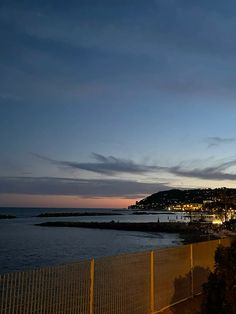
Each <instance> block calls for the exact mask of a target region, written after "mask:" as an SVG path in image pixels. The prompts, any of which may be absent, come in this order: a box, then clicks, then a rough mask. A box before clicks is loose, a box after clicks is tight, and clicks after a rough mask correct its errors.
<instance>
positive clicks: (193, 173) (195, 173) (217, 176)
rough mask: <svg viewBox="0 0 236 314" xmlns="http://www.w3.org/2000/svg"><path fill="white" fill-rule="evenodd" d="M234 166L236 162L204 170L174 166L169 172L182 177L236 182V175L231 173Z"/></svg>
mask: <svg viewBox="0 0 236 314" xmlns="http://www.w3.org/2000/svg"><path fill="white" fill-rule="evenodd" d="M234 166H236V160H232V161H228V162H224V163H220V164H218V165H216V166H212V167H206V168H202V169H200V168H194V169H186V168H183V167H181V166H174V167H170V168H169V169H168V172H169V173H172V174H174V175H177V176H181V177H190V178H198V179H204V180H235V179H236V173H234V172H229V170H230V168H231V167H234ZM226 171H228V172H226Z"/></svg>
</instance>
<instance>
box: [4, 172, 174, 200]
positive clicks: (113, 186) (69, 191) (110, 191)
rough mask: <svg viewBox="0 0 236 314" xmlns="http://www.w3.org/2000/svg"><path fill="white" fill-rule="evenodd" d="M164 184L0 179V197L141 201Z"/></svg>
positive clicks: (23, 178)
mask: <svg viewBox="0 0 236 314" xmlns="http://www.w3.org/2000/svg"><path fill="white" fill-rule="evenodd" d="M168 188H169V187H168V185H167V184H165V183H157V184H155V183H145V182H136V181H129V180H85V179H71V178H55V177H0V194H4V193H10V194H12V193H16V194H35V195H76V196H81V197H91V198H92V197H94V198H95V197H120V198H142V197H144V196H146V195H148V194H151V193H154V192H157V191H160V190H166V189H168Z"/></svg>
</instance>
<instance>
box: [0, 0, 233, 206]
mask: <svg viewBox="0 0 236 314" xmlns="http://www.w3.org/2000/svg"><path fill="white" fill-rule="evenodd" d="M235 29H236V3H235V1H233V0H227V3H226V2H225V1H222V0H215V1H210V0H199V1H196V0H132V1H131V0H100V1H98V0H83V1H82V0H75V1H74V0H68V1H64V0H63V1H62V0H55V1H52V0H41V1H40V0H38V1H32V0H31V1H29V0H24V1H18V0H17V1H14V0H11V1H7V0H2V1H1V2H0V38H1V49H0V73H1V75H0V150H1V153H0V206H49V207H126V206H127V205H129V204H132V203H134V202H135V201H136V200H139V199H140V198H143V197H145V196H146V195H149V194H151V193H153V192H157V191H160V190H164V189H169V188H173V187H177V188H194V187H221V186H226V187H236V181H235V180H236V122H235V119H236V103H235V101H236V37H235Z"/></svg>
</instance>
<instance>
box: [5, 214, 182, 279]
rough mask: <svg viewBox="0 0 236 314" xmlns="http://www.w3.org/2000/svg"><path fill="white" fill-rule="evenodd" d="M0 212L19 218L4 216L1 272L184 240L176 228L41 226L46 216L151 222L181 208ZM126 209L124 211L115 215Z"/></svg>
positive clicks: (170, 216) (169, 217) (165, 218)
mask: <svg viewBox="0 0 236 314" xmlns="http://www.w3.org/2000/svg"><path fill="white" fill-rule="evenodd" d="M45 212H48V213H49V212H82V213H83V212H102V213H104V212H106V213H112V215H109V216H86V217H63V218H62V217H61V218H58V217H56V218H53V217H51V218H38V217H36V216H37V215H38V214H40V213H45ZM0 214H9V215H10V214H12V215H15V216H16V217H17V218H15V219H0V274H2V273H8V272H13V271H23V270H29V269H34V268H37V267H44V266H51V265H59V264H64V263H70V262H75V261H80V260H86V259H90V258H98V257H102V256H111V255H117V254H124V253H131V252H138V251H147V250H156V249H160V248H165V247H172V246H177V245H180V244H181V243H182V240H181V238H180V237H179V235H178V234H173V233H172V234H169V233H147V232H137V231H120V230H100V229H85V228H65V227H64V228H63V227H61V228H60V227H57V228H52V227H39V226H35V224H36V223H41V222H46V221H59V220H62V221H111V220H114V221H120V222H152V221H158V219H159V221H160V222H162V221H170V220H176V219H177V220H179V219H186V218H185V217H183V216H182V214H181V213H175V214H172V213H170V212H166V213H163V212H159V213H158V212H155V215H133V212H132V211H131V210H117V209H115V210H114V209H101V208H100V209H68V208H67V209H55V208H54V209H48V208H47V209H45V208H0ZM117 214H122V215H117Z"/></svg>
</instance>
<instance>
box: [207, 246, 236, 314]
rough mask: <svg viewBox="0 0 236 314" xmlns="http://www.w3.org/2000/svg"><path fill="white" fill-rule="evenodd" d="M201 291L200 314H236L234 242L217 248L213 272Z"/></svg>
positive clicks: (235, 254) (235, 255) (235, 258)
mask: <svg viewBox="0 0 236 314" xmlns="http://www.w3.org/2000/svg"><path fill="white" fill-rule="evenodd" d="M203 290H204V299H203V304H202V314H236V241H235V242H233V243H232V244H231V246H230V247H223V246H219V247H218V249H217V250H216V253H215V270H214V272H213V273H211V274H210V276H209V279H208V282H207V283H206V284H204V286H203Z"/></svg>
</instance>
